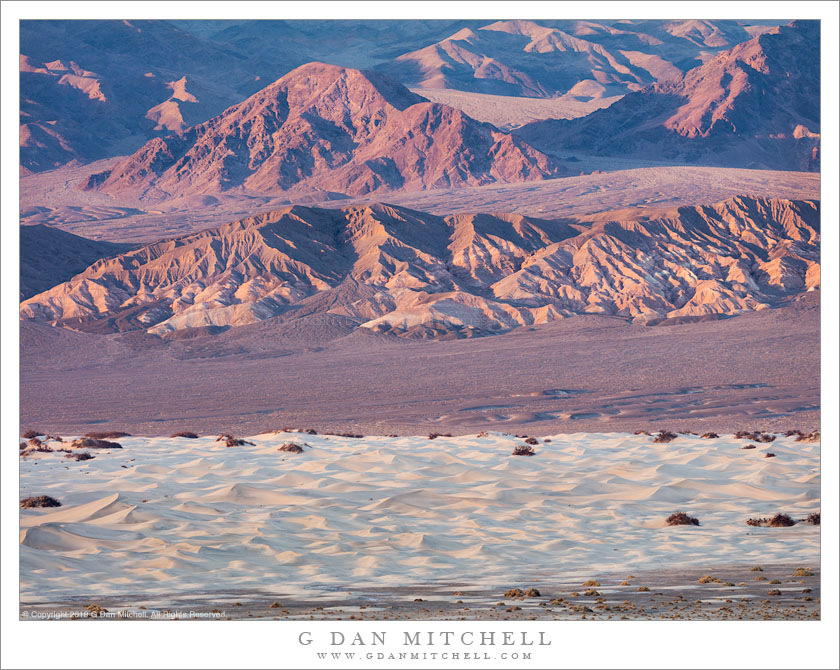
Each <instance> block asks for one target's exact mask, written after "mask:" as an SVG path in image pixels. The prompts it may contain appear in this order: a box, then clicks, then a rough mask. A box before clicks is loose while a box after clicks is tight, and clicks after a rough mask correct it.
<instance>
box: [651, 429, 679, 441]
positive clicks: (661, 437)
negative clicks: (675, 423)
mask: <svg viewBox="0 0 840 670" xmlns="http://www.w3.org/2000/svg"><path fill="white" fill-rule="evenodd" d="M677 437H678V435H677V434H676V433H672V432H671V431H670V430H660V431H659V434H658V435H657V436H656V437H655V438H653V441H654V442H657V443H659V444H662V443H665V442H670V441H671V440H676V439H677Z"/></svg>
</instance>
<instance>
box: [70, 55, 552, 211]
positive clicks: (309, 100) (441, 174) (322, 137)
mask: <svg viewBox="0 0 840 670" xmlns="http://www.w3.org/2000/svg"><path fill="white" fill-rule="evenodd" d="M561 173H562V170H561V169H560V167H559V166H558V165H556V164H555V163H554V162H553V161H552V160H551V159H549V158H548V157H547V156H545V155H544V154H542V153H540V152H538V151H536V150H534V149H533V148H532V147H530V146H528V145H527V144H526V143H525V142H522V141H521V140H516V139H514V138H511V137H510V136H509V135H506V134H504V133H502V132H501V131H498V130H496V129H495V128H493V127H492V126H490V125H488V124H483V123H479V122H477V121H475V120H474V119H472V118H470V117H469V116H467V115H466V114H464V113H463V112H460V111H458V110H455V109H453V108H451V107H447V106H445V105H440V104H437V103H430V102H428V101H427V100H426V99H425V98H422V97H420V96H419V95H416V94H414V93H412V92H411V91H409V90H408V89H406V88H405V87H404V86H402V85H401V84H398V83H397V82H395V81H394V80H392V79H390V78H389V77H388V76H386V75H384V74H382V73H379V72H371V71H361V70H356V69H353V68H345V67H339V66H336V65H330V64H327V63H319V62H316V63H307V64H306V65H302V66H301V67H298V68H296V69H295V70H292V71H291V72H289V73H288V74H286V75H285V76H283V77H281V78H280V79H278V80H276V81H275V82H273V83H272V84H270V85H269V86H267V87H266V88H264V89H262V90H260V91H258V92H256V93H254V94H253V95H252V96H251V97H249V98H248V99H246V100H244V101H243V102H241V103H239V104H237V105H234V106H232V107H230V108H228V109H227V110H225V111H224V112H223V113H222V114H220V115H219V116H217V117H215V118H213V119H210V120H209V121H207V122H205V123H202V124H200V125H198V126H194V127H192V128H189V129H187V130H185V131H184V132H183V133H181V135H179V136H169V137H164V138H156V139H154V140H150V141H149V142H147V143H146V145H144V146H143V147H141V148H140V149H139V150H138V151H137V152H135V153H134V154H133V155H131V156H129V157H128V158H126V159H125V160H123V161H122V162H120V163H119V164H117V165H116V166H115V167H114V168H112V169H111V170H110V171H108V172H106V173H100V174H97V175H92V176H91V177H90V178H89V179H88V182H87V184H86V188H88V189H96V190H101V191H104V192H107V193H111V194H115V193H127V194H129V195H133V196H135V197H145V198H148V199H165V198H166V197H168V196H169V195H170V194H176V193H177V194H178V195H179V196H182V195H195V194H214V193H219V192H222V191H227V190H231V189H240V190H244V191H251V192H260V193H270V192H276V191H278V190H290V189H295V190H296V191H297V192H303V191H306V190H307V189H309V190H316V189H318V190H327V191H334V192H338V193H346V194H350V195H364V194H366V193H370V192H372V191H377V190H387V191H394V190H419V189H426V188H437V187H457V186H478V185H482V184H487V183H493V182H504V183H507V182H521V181H529V180H533V179H544V178H546V177H552V176H558V175H560V174H561Z"/></svg>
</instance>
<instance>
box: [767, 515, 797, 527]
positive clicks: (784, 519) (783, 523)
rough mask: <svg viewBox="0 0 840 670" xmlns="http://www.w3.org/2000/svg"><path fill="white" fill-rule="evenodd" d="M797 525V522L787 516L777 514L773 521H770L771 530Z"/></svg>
mask: <svg viewBox="0 0 840 670" xmlns="http://www.w3.org/2000/svg"><path fill="white" fill-rule="evenodd" d="M795 524H796V521H794V520H793V519H791V518H790V517H789V516H788V515H787V514H777V515H776V516H774V517H773V518H772V519H770V527H771V528H785V527H787V526H793V525H795Z"/></svg>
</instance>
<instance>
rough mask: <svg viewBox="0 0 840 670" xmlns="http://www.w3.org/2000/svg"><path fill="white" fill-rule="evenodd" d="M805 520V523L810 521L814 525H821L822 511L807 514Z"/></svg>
mask: <svg viewBox="0 0 840 670" xmlns="http://www.w3.org/2000/svg"><path fill="white" fill-rule="evenodd" d="M803 521H804V523H810V524H811V525H812V526H819V525H820V513H819V512H812V513H811V514H809V515H808V516H806V517H805V519H804V520H803Z"/></svg>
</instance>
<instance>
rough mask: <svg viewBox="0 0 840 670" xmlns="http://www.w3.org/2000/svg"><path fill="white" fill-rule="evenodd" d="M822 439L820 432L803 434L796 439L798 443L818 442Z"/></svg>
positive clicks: (814, 431)
mask: <svg viewBox="0 0 840 670" xmlns="http://www.w3.org/2000/svg"><path fill="white" fill-rule="evenodd" d="M819 439H820V431H818V430H812V431H811V432H810V433H807V434H806V433H801V434H800V435H798V436H797V437H796V441H797V442H817V441H818V440H819Z"/></svg>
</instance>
